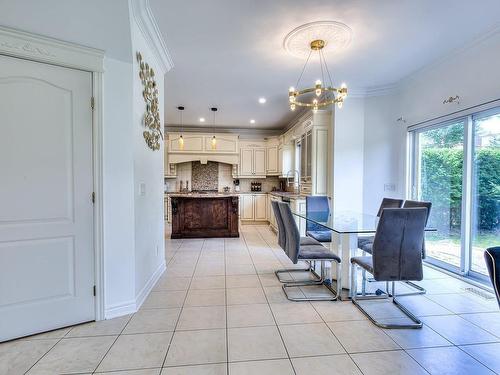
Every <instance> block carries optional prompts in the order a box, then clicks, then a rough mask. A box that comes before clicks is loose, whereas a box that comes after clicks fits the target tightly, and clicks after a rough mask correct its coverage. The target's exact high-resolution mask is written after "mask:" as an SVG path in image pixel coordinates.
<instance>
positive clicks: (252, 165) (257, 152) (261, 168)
mask: <svg viewBox="0 0 500 375" xmlns="http://www.w3.org/2000/svg"><path fill="white" fill-rule="evenodd" d="M239 177H243V178H245V177H250V178H265V177H266V147H265V146H256V145H252V144H250V145H249V146H245V147H241V148H240V174H239Z"/></svg>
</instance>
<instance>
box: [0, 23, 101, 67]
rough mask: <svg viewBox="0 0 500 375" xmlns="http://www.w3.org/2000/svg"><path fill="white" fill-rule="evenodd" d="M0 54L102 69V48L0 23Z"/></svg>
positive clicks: (69, 65) (63, 64)
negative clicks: (29, 31) (0, 24)
mask: <svg viewBox="0 0 500 375" xmlns="http://www.w3.org/2000/svg"><path fill="white" fill-rule="evenodd" d="M0 54H1V55H7V56H13V57H19V58H24V59H28V60H34V61H38V62H42V63H48V64H54V65H59V66H64V67H67V68H73V69H81V70H86V71H89V72H103V70H104V69H103V58H104V51H102V50H100V49H96V48H91V47H86V46H82V45H78V44H75V43H68V42H64V41H62V40H59V39H54V38H49V37H45V36H42V35H37V34H31V33H27V32H25V31H20V30H16V29H11V28H7V27H2V26H0Z"/></svg>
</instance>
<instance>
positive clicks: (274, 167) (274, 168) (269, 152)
mask: <svg viewBox="0 0 500 375" xmlns="http://www.w3.org/2000/svg"><path fill="white" fill-rule="evenodd" d="M278 154H279V140H278V138H270V139H268V140H267V147H266V175H268V176H278V175H279V165H278V159H279V156H278Z"/></svg>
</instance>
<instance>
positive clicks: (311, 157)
mask: <svg viewBox="0 0 500 375" xmlns="http://www.w3.org/2000/svg"><path fill="white" fill-rule="evenodd" d="M331 131H332V112H331V111H317V112H316V113H311V112H309V113H308V114H307V115H305V116H303V117H302V118H300V119H299V120H298V121H297V123H296V124H295V125H294V126H292V127H291V128H290V129H289V130H288V131H287V132H286V133H285V134H284V135H283V144H290V143H291V144H292V145H295V144H296V145H297V146H299V147H297V152H299V155H298V157H297V158H294V157H292V160H294V159H295V160H297V161H298V162H299V161H300V166H296V167H295V169H299V172H300V180H301V181H300V182H301V192H302V193H304V194H312V195H327V194H328V178H329V176H330V173H331V172H330V170H329V168H328V165H329V160H330V156H331V151H329V148H328V144H329V142H330V137H331ZM292 147H293V146H292ZM293 149H295V148H294V147H293V148H292V150H293ZM292 155H293V152H292Z"/></svg>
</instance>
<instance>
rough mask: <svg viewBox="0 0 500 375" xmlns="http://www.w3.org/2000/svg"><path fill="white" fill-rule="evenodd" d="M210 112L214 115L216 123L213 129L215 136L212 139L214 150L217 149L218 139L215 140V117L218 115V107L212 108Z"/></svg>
mask: <svg viewBox="0 0 500 375" xmlns="http://www.w3.org/2000/svg"><path fill="white" fill-rule="evenodd" d="M210 110H211V111H212V112H213V113H214V123H213V128H214V136H213V137H212V150H216V149H217V139H216V138H215V115H216V113H217V107H212V108H210Z"/></svg>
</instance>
